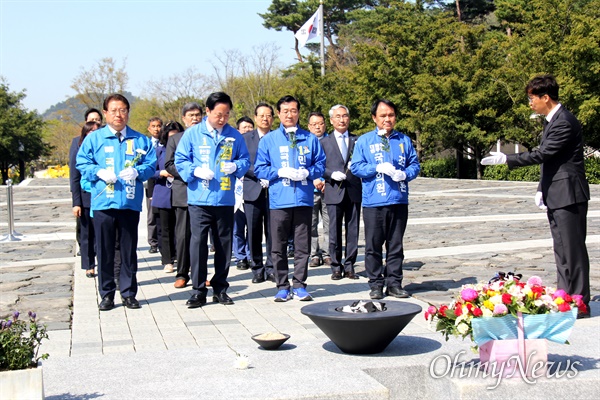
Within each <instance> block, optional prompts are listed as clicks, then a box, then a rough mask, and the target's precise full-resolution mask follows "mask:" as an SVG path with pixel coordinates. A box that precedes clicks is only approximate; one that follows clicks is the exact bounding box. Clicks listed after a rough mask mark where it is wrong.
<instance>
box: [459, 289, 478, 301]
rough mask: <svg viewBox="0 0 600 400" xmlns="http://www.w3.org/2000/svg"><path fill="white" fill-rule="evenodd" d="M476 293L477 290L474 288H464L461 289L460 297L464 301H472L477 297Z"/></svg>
mask: <svg viewBox="0 0 600 400" xmlns="http://www.w3.org/2000/svg"><path fill="white" fill-rule="evenodd" d="M477 296H478V294H477V290H475V289H471V288H466V289H463V290H462V291H461V292H460V297H461V298H462V299H463V300H464V301H473V300H475V299H476V298H477Z"/></svg>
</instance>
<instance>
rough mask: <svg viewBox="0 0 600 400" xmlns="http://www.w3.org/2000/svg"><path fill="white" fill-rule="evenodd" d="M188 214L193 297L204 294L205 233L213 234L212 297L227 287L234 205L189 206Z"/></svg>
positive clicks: (205, 269) (205, 267)
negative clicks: (190, 232)
mask: <svg viewBox="0 0 600 400" xmlns="http://www.w3.org/2000/svg"><path fill="white" fill-rule="evenodd" d="M188 211H189V213H190V227H191V230H192V238H191V240H190V262H191V269H192V294H195V295H198V294H204V295H205V294H206V292H207V291H208V289H207V288H206V276H207V273H208V272H207V260H208V230H209V229H210V230H211V231H212V239H213V245H214V246H215V255H214V265H215V274H214V276H213V277H212V279H211V280H210V286H211V287H212V288H213V291H214V293H215V294H218V293H225V292H226V291H227V288H228V287H229V283H227V276H228V275H229V263H230V262H231V236H232V235H231V233H232V227H233V206H221V207H213V206H192V205H190V206H189V207H188Z"/></svg>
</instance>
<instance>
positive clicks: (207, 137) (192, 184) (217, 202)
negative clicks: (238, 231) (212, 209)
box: [175, 120, 250, 206]
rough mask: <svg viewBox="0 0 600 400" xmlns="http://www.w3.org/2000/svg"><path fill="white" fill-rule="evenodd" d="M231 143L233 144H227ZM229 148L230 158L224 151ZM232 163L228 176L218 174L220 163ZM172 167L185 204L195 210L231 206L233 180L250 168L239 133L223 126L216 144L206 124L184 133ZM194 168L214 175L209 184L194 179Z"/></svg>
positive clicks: (227, 126)
mask: <svg viewBox="0 0 600 400" xmlns="http://www.w3.org/2000/svg"><path fill="white" fill-rule="evenodd" d="M232 139H233V142H231V141H230V140H232ZM227 143H232V144H231V154H227V153H229V150H227V148H228V147H229V146H228V145H227ZM224 161H230V162H233V163H235V165H236V166H237V169H236V170H235V172H234V173H233V174H232V175H228V174H225V173H224V172H221V168H220V165H221V162H224ZM175 167H176V168H177V171H179V175H181V179H183V181H184V182H187V184H188V188H187V194H188V204H190V205H195V206H233V205H235V191H234V189H235V179H236V178H237V179H240V178H241V177H243V176H244V174H245V173H246V171H248V168H250V155H249V154H248V149H247V148H246V143H245V142H244V138H243V137H242V135H241V133H239V132H238V131H237V129H235V128H233V127H231V126H230V125H225V126H224V127H223V131H222V132H221V134H220V135H219V140H218V141H217V140H216V139H215V138H213V136H212V134H211V133H210V132H208V130H207V128H206V121H205V120H203V121H202V122H201V123H199V124H196V125H194V126H192V127H191V128H189V129H187V130H186V131H185V133H184V134H183V136H182V137H181V140H180V141H179V144H178V145H177V149H176V150H175ZM196 167H205V168H209V169H210V170H212V171H213V172H214V173H215V176H214V178H213V179H211V180H210V181H206V180H202V179H200V178H198V177H197V176H195V175H194V170H195V169H196Z"/></svg>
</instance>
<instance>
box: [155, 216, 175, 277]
mask: <svg viewBox="0 0 600 400" xmlns="http://www.w3.org/2000/svg"><path fill="white" fill-rule="evenodd" d="M158 214H159V216H160V218H158V220H159V222H160V240H161V246H160V258H161V262H162V265H167V264H173V260H175V254H176V251H175V210H174V209H172V208H159V209H158Z"/></svg>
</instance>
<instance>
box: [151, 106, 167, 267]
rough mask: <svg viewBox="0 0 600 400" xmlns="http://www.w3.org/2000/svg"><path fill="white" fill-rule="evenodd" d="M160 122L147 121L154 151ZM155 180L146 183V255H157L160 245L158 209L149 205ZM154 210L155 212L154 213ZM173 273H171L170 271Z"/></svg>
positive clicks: (154, 120)
mask: <svg viewBox="0 0 600 400" xmlns="http://www.w3.org/2000/svg"><path fill="white" fill-rule="evenodd" d="M162 124H163V123H162V120H161V119H160V118H158V117H152V118H150V119H149V120H148V133H150V140H152V147H154V148H155V149H156V146H158V135H159V134H160V130H161V129H162ZM155 183H156V179H155V178H154V177H152V178H150V179H148V181H147V182H146V185H145V187H146V208H147V210H148V215H147V217H148V218H147V221H146V223H147V225H148V244H149V245H150V250H148V253H151V254H154V253H158V244H159V243H160V241H161V239H160V217H159V215H158V209H155V208H154V207H152V206H151V205H150V204H151V203H152V193H154V185H155ZM155 210H156V212H154V211H155ZM171 272H173V271H171Z"/></svg>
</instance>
